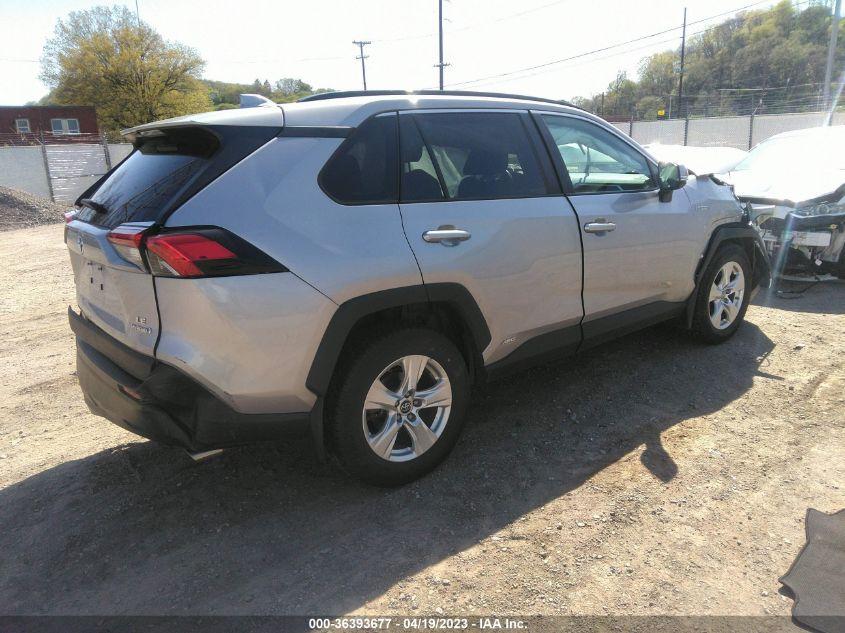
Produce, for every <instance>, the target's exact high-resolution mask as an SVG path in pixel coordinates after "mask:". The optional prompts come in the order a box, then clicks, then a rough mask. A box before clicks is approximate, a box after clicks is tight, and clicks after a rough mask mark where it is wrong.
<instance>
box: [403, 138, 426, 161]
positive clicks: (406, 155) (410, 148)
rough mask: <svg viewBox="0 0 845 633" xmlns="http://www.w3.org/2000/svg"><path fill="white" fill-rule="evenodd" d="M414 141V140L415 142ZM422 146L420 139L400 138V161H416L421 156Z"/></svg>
mask: <svg viewBox="0 0 845 633" xmlns="http://www.w3.org/2000/svg"><path fill="white" fill-rule="evenodd" d="M415 141H416V142H415ZM423 147H425V146H424V145H423V143H422V141H421V140H420V139H418V138H417V139H407V140H406V139H402V162H403V163H416V162H417V161H418V160H419V159H420V158H422V153H423Z"/></svg>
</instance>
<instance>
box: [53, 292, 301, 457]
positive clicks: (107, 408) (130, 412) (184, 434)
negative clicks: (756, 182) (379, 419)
mask: <svg viewBox="0 0 845 633" xmlns="http://www.w3.org/2000/svg"><path fill="white" fill-rule="evenodd" d="M68 318H69V320H70V327H71V329H72V330H73V332H74V334H75V335H76V345H77V353H76V360H77V374H78V377H79V384H80V386H81V387H82V393H83V395H84V396H85V402H86V404H87V405H88V408H89V409H90V410H91V412H92V413H94V414H95V415H99V416H102V417H104V418H106V419H108V420H110V421H111V422H114V423H115V424H117V425H118V426H120V427H123V428H124V429H126V430H128V431H131V432H133V433H137V434H138V435H141V436H143V437H146V438H149V439H151V440H155V441H157V442H161V443H163V444H169V445H175V446H181V447H183V448H185V449H187V450H189V451H192V452H196V451H203V450H209V449H213V448H223V447H228V446H235V445H238V444H246V443H251V442H256V441H262V440H279V439H283V438H285V437H290V436H296V435H305V434H307V433H308V429H309V420H310V412H303V413H284V414H273V413H266V414H265V413H262V414H245V413H240V412H238V411H235V410H234V409H232V408H231V407H230V406H229V405H227V404H226V403H225V402H223V401H222V400H220V399H219V398H217V397H216V396H215V395H213V394H212V393H211V392H209V391H208V390H207V389H205V388H204V387H203V386H202V385H200V384H198V383H197V382H196V381H194V380H193V379H191V378H189V377H188V376H186V375H185V374H183V373H182V372H180V371H178V370H177V369H174V368H173V367H171V366H169V365H165V364H163V363H160V362H158V361H156V360H155V359H154V358H152V357H150V356H146V355H144V354H141V353H139V352H136V351H135V350H132V349H130V348H129V347H127V346H125V345H123V344H122V343H120V342H119V341H117V340H116V339H114V338H113V337H111V336H109V335H108V334H106V333H105V332H104V331H102V330H101V329H100V328H98V327H97V326H95V325H94V324H93V323H91V322H90V321H88V320H87V319H85V317H83V316H81V315H79V314H76V313H75V312H74V311H73V310H71V309H70V308H68Z"/></svg>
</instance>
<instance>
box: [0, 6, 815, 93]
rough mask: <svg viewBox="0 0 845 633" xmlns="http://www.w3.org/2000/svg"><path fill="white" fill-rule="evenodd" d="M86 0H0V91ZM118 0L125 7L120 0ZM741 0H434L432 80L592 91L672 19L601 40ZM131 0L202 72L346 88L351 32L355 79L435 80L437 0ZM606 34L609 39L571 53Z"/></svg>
mask: <svg viewBox="0 0 845 633" xmlns="http://www.w3.org/2000/svg"><path fill="white" fill-rule="evenodd" d="M119 3H120V2H119ZM96 4H103V3H102V2H100V3H98V2H85V1H83V0H0V24H2V39H3V44H2V47H0V104H3V105H13V104H22V103H25V102H26V101H31V100H36V99H39V98H41V97H42V96H44V94H45V93H46V92H47V89H46V87H45V86H44V85H43V84H41V82H40V81H39V80H38V73H39V64H38V63H37V60H38V59H39V57H40V55H41V49H42V47H43V45H44V42H45V40H46V39H47V38H48V37H49V36H50V35H51V34H52V32H53V28H54V26H55V23H56V20H57V19H59V18H61V17H63V16H65V15H67V14H68V12H70V11H73V10H78V9H85V8H88V7H91V6H94V5H96ZM120 4H126V5H127V6H129V7H130V8H131V9H133V10H134V9H135V3H134V0H127V1H125V2H122V3H120ZM752 4H753V5H754V6H755V8H762V7H765V6H770V5H772V4H774V2H773V0H768V1H764V2H754V0H558V1H553V0H521V1H520V0H445V1H444V5H443V6H444V9H443V12H444V17H445V18H446V19H447V20H448V21H447V22H445V31H446V35H445V45H444V48H445V54H444V58H445V61H446V62H448V63H450V64H451V66H449V67H448V68H446V85H447V88H448V87H453V88H455V89H463V90H486V91H498V92H515V93H525V94H532V95H537V96H543V97H552V98H571V97H573V96H576V95H589V94H591V93H596V92H601V91H602V90H603V89H604V87H605V86H607V84H608V82H609V81H610V80H611V79H613V77H614V76H615V74H616V71H617V70H618V69H622V70H626V71H627V72H628V74H629V76H632V77H633V76H635V75H636V70H637V67H638V66H639V62H640V60H641V59H642V58H643V57H645V56H647V55H648V54H650V53H653V52H656V51H659V50H664V49H666V48H672V47H675V46H678V45H679V43H680V36H681V30H680V28H677V29H676V30H672V31H670V32H668V33H663V34H661V35H657V36H655V37H651V38H647V39H642V40H640V41H638V42H634V43H631V44H627V45H624V46H617V47H613V45H615V44H619V43H621V42H625V41H627V40H632V39H634V38H639V37H643V36H648V35H651V34H654V33H656V32H659V31H666V30H668V29H673V28H674V27H680V25H681V23H682V20H683V8H684V6H686V7H687V9H688V13H687V20H688V22H690V23H693V24H691V25H690V26H689V28H688V34H689V33H696V32H699V31H701V30H703V29H705V28H707V27H708V26H711V25H713V24H716V23H718V22H719V21H721V20H723V19H725V17H726V16H724V15H722V16H719V17H712V16H717V15H718V14H727V15H730V14H733V13H734V12H735V11H736V10H737V9H739V8H741V7H743V6H747V5H752ZM796 4H799V5H802V6H806V0H804V1H803V2H796ZM138 6H139V11H140V15H141V19H142V20H145V21H147V22H148V23H150V24H151V25H152V26H153V27H154V28H155V29H157V30H158V31H159V32H160V33H161V34H162V35H163V36H164V37H166V38H168V39H172V40H178V41H180V42H182V43H184V44H187V45H189V46H192V47H194V48H195V49H196V50H197V51H198V52H199V53H200V55H202V57H203V58H204V59H205V60H206V62H207V66H206V69H205V76H206V77H207V78H210V79H220V80H224V81H238V82H252V80H254V79H255V78H257V77H258V78H261V79H262V80H263V79H269V80H270V81H271V82H273V81H275V80H276V79H278V78H281V77H297V78H301V79H303V80H305V81H306V82H308V83H310V84H311V85H313V86H314V87H331V88H335V89H339V90H351V89H360V88H361V67H360V62H359V61H357V60H356V59H355V56H356V54H357V47H355V46H353V44H352V41H353V40H356V39H357V40H371V41H372V44H371V45H369V46H367V47H366V50H365V52H366V54H367V55H369V58H368V59H367V60H366V62H367V84H368V88H370V89H378V88H407V89H413V88H417V89H419V88H436V87H437V69H436V68H434V66H433V65H434V64H435V63H437V0H393V1H386V0H304V1H303V0H297V1H295V2H292V1H289V0H236V1H235V0H229V1H226V2H223V1H214V0H204V1H195V2H189V1H188V0H138ZM711 17H712V19H708V18H711ZM606 47H612V48H609V49H608V50H605V51H602V52H597V53H594V54H589V55H585V56H580V55H582V54H583V53H587V52H589V51H594V50H596V49H603V48H606ZM574 56H579V57H577V58H576V59H572V60H569V61H564V62H561V63H556V64H550V65H546V64H549V63H550V62H555V61H556V60H563V59H566V58H570V57H574ZM541 65H543V66H542V67H540V68H534V69H532V70H522V69H527V68H529V67H536V66H541ZM505 73H507V74H505ZM502 74H504V76H498V77H495V75H502ZM481 78H485V79H483V80H481V81H475V80H478V79H481ZM468 82H469V83H468Z"/></svg>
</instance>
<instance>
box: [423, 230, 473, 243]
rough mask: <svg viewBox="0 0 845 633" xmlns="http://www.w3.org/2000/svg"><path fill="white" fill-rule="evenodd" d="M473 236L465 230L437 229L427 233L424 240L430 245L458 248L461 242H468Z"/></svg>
mask: <svg viewBox="0 0 845 633" xmlns="http://www.w3.org/2000/svg"><path fill="white" fill-rule="evenodd" d="M470 237H472V235H471V234H470V232H469V231H464V230H463V229H436V230H433V231H426V232H425V233H423V235H422V238H423V239H424V240H425V241H426V242H429V243H440V244H443V245H444V246H457V245H458V243H459V242H464V241H466V240H468V239H469V238H470Z"/></svg>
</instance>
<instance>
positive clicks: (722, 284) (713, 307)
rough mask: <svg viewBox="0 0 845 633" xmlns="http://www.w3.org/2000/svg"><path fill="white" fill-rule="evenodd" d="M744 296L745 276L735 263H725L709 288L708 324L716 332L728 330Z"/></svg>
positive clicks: (735, 317)
mask: <svg viewBox="0 0 845 633" xmlns="http://www.w3.org/2000/svg"><path fill="white" fill-rule="evenodd" d="M744 296H745V275H744V274H743V272H742V266H740V265H739V264H738V263H737V262H734V261H729V262H726V263H725V264H724V265H723V266H722V267H721V268H720V269H719V271H718V272H717V273H716V277H715V278H714V279H713V283H712V285H711V286H710V295H709V297H708V308H709V312H710V322H711V323H712V324H713V327H715V328H716V329H717V330H724V329H727V328H729V327H730V326H731V325H732V324H733V323H734V321H736V319H737V317H738V316H739V312H740V310H741V309H742V300H743V298H744Z"/></svg>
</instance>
